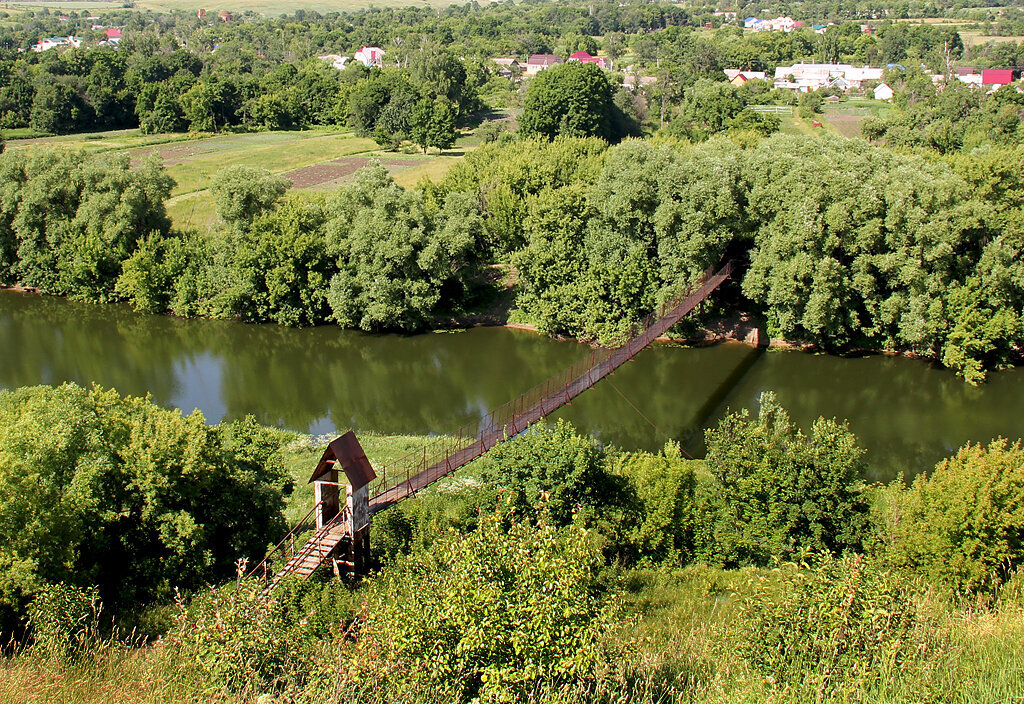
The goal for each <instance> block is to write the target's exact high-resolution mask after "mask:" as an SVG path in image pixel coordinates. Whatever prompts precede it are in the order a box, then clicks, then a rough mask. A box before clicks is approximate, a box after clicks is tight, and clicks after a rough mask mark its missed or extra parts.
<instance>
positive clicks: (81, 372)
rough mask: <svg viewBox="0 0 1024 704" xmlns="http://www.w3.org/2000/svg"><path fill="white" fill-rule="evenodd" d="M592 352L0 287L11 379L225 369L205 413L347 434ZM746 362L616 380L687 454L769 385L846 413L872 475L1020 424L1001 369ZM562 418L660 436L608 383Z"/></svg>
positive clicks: (138, 381)
mask: <svg viewBox="0 0 1024 704" xmlns="http://www.w3.org/2000/svg"><path fill="white" fill-rule="evenodd" d="M588 351H589V350H588V349H587V348H586V347H584V346H582V345H577V344H575V343H571V342H563V343H559V342H555V341H552V340H549V339H546V338H544V337H542V336H539V335H535V334H533V333H528V332H523V331H516V330H503V329H476V330H471V331H468V332H465V333H459V334H425V335H416V336H409V337H405V336H397V335H367V334H363V333H354V332H348V331H342V330H339V329H337V328H333V327H321V328H313V329H303V330H296V329H290V328H282V327H279V326H274V325H245V324H240V323H234V322H228V321H214V320H179V319H176V318H171V317H163V316H150V315H139V314H136V313H134V312H132V311H131V310H129V309H128V308H126V307H124V306H97V305H87V304H79V303H75V302H73V301H66V300H63V299H58V298H47V297H40V296H31V295H23V294H16V293H13V292H0V359H2V360H3V362H2V364H0V386H3V387H8V388H13V387H17V386H25V385H31V384H37V383H41V382H45V383H60V382H61V381H64V380H74V381H77V382H79V383H81V384H88V383H90V382H93V381H95V382H97V383H100V384H102V385H104V386H112V387H114V388H116V389H118V390H119V391H120V392H122V393H128V394H137V395H141V394H145V393H147V392H149V393H152V394H153V397H154V399H155V400H156V401H157V402H159V403H161V404H163V405H172V404H173V403H174V402H175V400H176V399H179V398H180V397H181V394H182V390H183V389H185V388H186V387H188V390H189V391H190V392H191V391H196V387H198V386H199V383H200V382H199V380H198V379H196V378H186V377H185V376H183V374H184V373H185V371H184V370H186V369H187V368H189V364H190V363H191V364H192V365H193V366H199V365H214V366H215V367H216V369H217V371H218V373H219V378H220V385H219V387H215V388H199V389H198V391H197V393H199V394H200V398H199V399H197V400H198V403H197V405H199V406H200V408H205V409H207V411H210V410H211V409H214V408H219V407H220V406H221V405H223V406H224V407H225V408H226V415H227V417H229V418H236V417H241V416H243V415H246V414H249V413H251V414H253V415H254V416H256V418H257V419H258V420H259V421H260V422H262V423H265V424H268V425H275V426H279V427H287V428H293V429H306V428H308V427H309V426H310V425H311V424H313V423H314V422H317V421H319V420H321V419H323V418H324V417H326V416H330V417H331V419H332V421H333V424H334V425H335V426H336V427H337V428H339V429H344V428H346V427H353V428H355V429H361V430H375V431H378V432H382V433H426V432H447V431H450V430H453V429H455V428H456V427H457V426H459V425H460V424H462V423H464V422H467V421H470V420H473V419H475V418H476V417H478V416H479V415H481V414H482V413H485V412H486V411H488V410H489V409H491V408H494V407H496V406H498V405H500V404H502V403H505V402H506V401H509V400H511V399H513V398H514V397H516V396H517V395H519V394H520V393H522V392H524V391H526V390H528V389H529V388H530V387H531V386H533V385H535V384H537V383H541V382H543V381H544V379H546V378H547V377H548V376H550V375H552V374H554V373H555V372H558V371H559V370H561V369H563V368H564V367H566V366H568V365H569V364H570V363H572V362H574V361H576V360H578V359H581V358H583V357H584V356H585V355H586V354H587V353H588ZM748 354H749V350H748V348H745V347H739V346H730V345H723V346H717V347H711V348H704V349H679V348H672V347H663V346H658V347H656V348H655V349H652V350H649V351H646V352H644V353H642V354H641V355H640V356H639V357H638V358H637V360H636V361H635V362H633V363H630V364H627V365H625V366H624V367H623V368H621V369H620V370H619V371H618V372H617V373H616V374H615V376H613V377H612V378H611V381H612V383H613V384H614V385H615V386H616V387H617V388H618V389H619V390H620V391H622V393H623V394H624V395H625V396H626V397H627V398H629V400H630V401H631V402H632V403H633V404H634V405H636V406H637V407H638V408H639V409H640V411H641V412H642V413H643V414H644V415H645V416H647V417H648V418H649V419H650V420H651V421H652V422H653V423H654V424H655V425H657V426H658V427H659V428H660V429H661V430H662V431H664V432H665V433H666V434H668V435H669V436H671V437H673V438H676V439H680V440H682V441H684V442H686V441H687V440H692V442H691V443H690V444H689V447H688V449H690V451H691V452H699V451H700V442H701V440H702V432H701V431H702V427H706V426H708V425H713V424H714V423H716V422H717V420H718V418H719V417H720V415H721V414H722V413H723V412H724V411H725V409H726V408H733V409H737V408H743V407H746V408H750V409H751V410H752V411H755V410H756V407H757V399H758V396H759V395H760V392H761V391H763V390H774V391H776V392H777V395H778V398H779V401H780V403H782V404H783V405H784V406H785V407H786V408H787V409H788V410H789V411H790V413H791V414H792V416H793V418H794V420H796V421H797V422H798V423H799V424H800V425H801V426H803V427H805V428H806V427H809V426H810V424H811V423H812V422H813V421H814V420H815V419H816V418H817V417H818V416H819V415H824V416H827V417H832V416H836V417H838V418H840V419H842V418H848V419H849V420H850V427H851V428H852V429H853V431H854V432H855V433H856V434H857V436H858V438H859V439H860V441H861V444H862V445H863V446H864V447H866V448H867V449H868V451H869V455H868V459H869V462H870V463H871V465H872V474H871V477H872V478H879V479H887V478H890V477H893V476H895V475H896V474H897V473H898V472H899V471H904V472H905V473H906V474H907V475H908V476H910V475H912V474H915V473H917V472H919V471H921V470H922V469H929V468H931V467H932V466H933V465H934V464H935V462H936V461H938V460H939V459H941V458H942V457H945V456H948V455H949V454H952V452H953V451H954V450H955V449H956V448H957V447H959V446H960V445H962V444H963V443H964V442H966V441H968V440H971V441H975V442H977V441H988V440H989V439H991V438H993V437H995V436H998V435H1003V436H1006V437H1010V438H1018V437H1020V436H1021V433H1022V430H1021V425H1020V418H1021V417H1022V416H1024V369H1017V370H1013V371H1010V372H1002V373H995V374H993V375H991V377H990V380H989V382H988V383H986V384H985V385H983V386H982V387H980V388H974V387H970V386H968V385H967V384H964V383H963V382H962V381H960V380H959V379H957V378H956V377H955V376H954V375H953V374H951V373H949V372H948V371H945V370H942V369H937V368H934V367H931V366H929V365H928V364H926V363H923V362H916V361H912V360H906V359H899V358H887V357H865V358H859V359H840V358H836V357H826V356H820V355H810V354H803V353H799V352H771V353H769V354H766V355H763V356H761V357H759V358H758V361H757V362H756V363H755V364H754V365H753V367H752V368H751V369H750V370H749V371H748V372H747V373H746V374H745V375H743V376H741V377H740V378H739V379H735V378H731V375H734V374H735V372H736V370H737V369H739V368H741V367H742V365H743V360H744V359H746V355H748ZM734 387H735V388H734ZM723 395H724V400H723V401H722V403H720V404H718V403H715V400H716V398H720V397H721V396H723ZM709 399H710V401H709ZM204 400H205V403H204ZM709 403H712V404H713V405H715V406H716V408H713V409H709V408H708V404H709ZM559 416H561V417H565V418H567V419H569V420H571V421H572V422H573V423H574V424H576V426H577V427H578V428H579V429H580V431H581V432H586V433H591V434H594V435H597V436H598V437H600V438H601V439H602V440H603V441H605V442H609V443H612V444H616V445H619V446H621V447H625V448H637V447H646V448H652V449H654V448H657V447H660V446H661V445H662V444H663V438H662V437H661V436H660V435H659V434H658V433H657V432H656V431H655V430H654V429H653V428H652V427H651V426H650V425H649V424H648V422H647V421H646V420H644V419H643V418H642V417H640V415H638V414H637V412H636V411H634V410H633V409H632V408H631V407H630V406H629V404H627V403H626V401H624V400H623V399H622V397H621V396H619V394H618V393H616V391H615V390H614V389H612V388H611V386H610V385H608V384H599V385H598V386H597V387H595V388H594V389H592V390H590V391H588V392H587V393H586V394H584V395H583V396H581V397H580V398H578V399H577V400H576V401H575V403H574V404H573V405H572V406H570V407H568V408H565V409H563V410H562V411H560V413H559Z"/></svg>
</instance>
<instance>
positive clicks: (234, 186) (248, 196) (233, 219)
mask: <svg viewBox="0 0 1024 704" xmlns="http://www.w3.org/2000/svg"><path fill="white" fill-rule="evenodd" d="M289 185H290V183H289V181H288V179H286V178H284V177H283V176H277V175H275V174H272V173H270V172H269V171H267V170H266V169H261V168H257V167H254V166H243V165H237V166H229V167H228V168H226V169H221V170H220V171H218V172H217V176H216V178H214V181H213V184H211V186H210V191H211V192H212V193H213V200H214V203H215V204H216V205H217V214H218V215H219V216H220V217H221V219H222V220H224V222H226V223H229V224H232V225H238V226H242V227H245V226H247V225H249V224H251V223H252V221H253V220H255V219H256V218H257V217H258V216H259V215H261V214H262V213H265V212H267V211H269V210H270V209H271V208H273V207H274V205H275V204H276V203H277V202H278V201H279V200H280V199H281V196H283V195H284V194H285V191H287V190H288V187H289Z"/></svg>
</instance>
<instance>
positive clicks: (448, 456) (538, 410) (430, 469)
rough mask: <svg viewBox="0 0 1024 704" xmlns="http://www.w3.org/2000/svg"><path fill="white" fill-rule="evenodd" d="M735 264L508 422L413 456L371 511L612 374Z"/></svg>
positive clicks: (523, 402) (529, 397) (529, 400)
mask: <svg viewBox="0 0 1024 704" xmlns="http://www.w3.org/2000/svg"><path fill="white" fill-rule="evenodd" d="M732 267H733V264H732V262H731V261H730V262H726V264H725V265H724V266H723V267H722V268H721V269H719V270H718V271H717V272H714V273H710V271H709V272H708V273H707V274H705V276H704V277H703V279H702V282H701V283H700V285H698V286H696V287H695V288H693V289H692V290H690V291H689V292H688V293H687V294H686V295H685V296H684V297H682V298H681V299H677V300H676V301H673V302H672V303H670V304H668V305H667V306H666V307H665V309H664V310H663V311H662V312H661V314H660V315H658V316H657V317H656V318H655V319H654V320H653V322H651V324H649V325H647V326H645V327H644V328H643V329H642V330H641V331H640V333H639V334H637V335H636V336H635V337H633V338H631V339H630V340H629V341H628V342H627V343H626V344H624V345H622V346H621V347H619V348H617V349H615V350H613V351H611V352H610V353H608V354H607V355H604V356H594V357H592V359H593V363H591V364H588V365H587V366H586V367H585V368H584V369H583V370H582V371H581V372H579V373H576V374H571V375H570V377H569V378H568V379H566V378H565V377H564V376H563V375H557V376H555V377H553V380H555V381H557V383H550V381H551V380H549V383H547V384H544V385H542V386H543V388H544V393H542V394H541V395H540V396H539V398H537V396H538V395H537V394H536V393H534V394H531V393H530V392H527V394H524V395H523V396H521V397H520V399H517V400H516V401H513V402H512V403H511V404H506V407H507V408H510V409H515V410H514V411H513V412H512V413H511V414H510V415H509V416H508V417H507V420H505V421H504V422H485V423H484V425H483V427H481V428H480V429H479V431H478V432H477V433H476V434H475V435H474V436H471V437H470V436H467V437H466V439H465V440H462V439H460V441H457V442H456V446H454V447H451V448H450V449H448V450H446V451H444V452H443V454H442V455H441V456H440V457H430V458H429V459H428V458H427V455H426V453H425V452H424V455H423V458H422V460H417V459H415V458H414V464H418V465H419V466H418V467H417V466H414V467H410V468H409V469H407V470H406V471H405V476H404V478H403V479H402V480H401V481H399V482H397V483H396V484H394V485H392V486H389V487H387V488H386V489H384V490H383V491H381V492H380V493H378V494H376V495H373V496H371V497H370V513H371V515H372V514H374V513H377V512H378V511H382V510H384V509H385V508H387V507H389V506H393V505H394V504H396V503H398V502H399V501H401V500H403V499H405V498H408V497H409V496H411V495H413V494H415V493H416V492H418V491H421V490H422V489H424V488H426V487H427V486H429V485H430V484H432V483H433V482H435V481H437V480H438V479H440V478H441V477H444V476H446V475H448V474H451V473H452V472H454V471H455V470H457V469H459V468H460V467H463V466H465V465H466V464H468V463H469V462H472V461H473V460H475V459H476V458H478V457H480V456H481V455H483V454H484V453H486V452H487V451H488V450H490V449H491V448H492V447H494V446H495V445H497V444H499V443H501V442H504V441H505V440H507V439H509V438H512V437H514V436H516V435H517V434H519V433H521V432H522V431H524V430H526V429H527V428H529V427H530V426H531V425H533V424H534V423H536V422H538V421H539V420H541V419H542V418H545V417H546V416H549V415H551V414H552V413H554V412H555V411H556V410H558V409H559V408H561V407H562V406H564V405H565V404H567V403H569V402H570V401H572V400H573V399H574V398H576V397H577V396H579V395H580V394H582V393H583V392H584V391H586V390H587V389H589V388H590V387H592V386H594V384H596V383H597V382H599V381H600V380H601V379H603V378H605V377H606V376H608V375H609V374H611V373H613V372H614V371H615V370H616V369H618V368H619V367H621V366H622V365H623V364H625V363H626V362H628V361H629V360H630V359H632V358H633V357H635V356H636V355H637V353H639V352H640V351H641V350H643V349H645V348H646V347H647V346H648V345H650V344H651V343H652V342H654V341H655V340H657V339H658V338H659V337H661V336H662V335H664V334H665V333H666V332H668V330H669V329H670V328H671V327H672V326H673V325H675V324H676V323H678V322H679V321H680V320H682V319H683V318H684V317H686V316H687V315H689V314H690V313H691V312H693V310H694V309H695V308H696V307H697V306H698V305H700V304H701V303H702V302H703V301H704V300H706V299H707V298H708V297H709V296H710V295H711V294H712V293H714V291H715V290H716V289H718V287H719V286H721V285H722V283H723V282H725V281H726V279H728V278H729V276H730V275H731V274H732ZM537 388H541V387H537ZM495 417H497V414H496V413H492V414H491V415H490V416H488V418H495ZM431 460H432V461H431ZM399 471H400V470H399ZM395 473H396V472H395V468H390V470H387V469H386V473H385V475H384V477H386V476H387V475H388V474H390V475H391V478H392V480H394V479H395V478H396V477H395ZM382 479H383V477H382Z"/></svg>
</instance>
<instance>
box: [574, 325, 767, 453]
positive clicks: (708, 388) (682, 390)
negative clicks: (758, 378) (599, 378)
mask: <svg viewBox="0 0 1024 704" xmlns="http://www.w3.org/2000/svg"><path fill="white" fill-rule="evenodd" d="M750 352H751V349H750V348H748V347H746V346H741V345H722V346H716V347H708V348H697V349H683V348H679V347H675V346H664V345H657V346H655V348H653V349H651V350H647V351H645V352H643V353H641V354H640V355H638V357H637V358H636V360H635V361H634V362H631V363H629V364H626V365H625V366H623V367H622V368H621V369H619V370H618V371H617V372H616V373H615V375H614V376H612V377H611V378H610V381H611V384H614V387H615V388H612V386H611V385H610V384H608V383H606V382H601V383H600V384H598V385H597V386H596V387H595V388H593V389H592V390H590V391H588V392H587V393H586V394H584V395H583V396H582V397H581V398H580V399H579V400H578V401H576V402H575V404H574V405H573V406H572V407H571V408H569V409H566V410H563V411H560V412H559V414H558V415H559V417H564V418H566V419H568V420H571V421H572V422H573V423H574V424H575V425H576V426H577V427H578V428H579V429H580V430H581V431H582V432H588V433H591V434H594V435H596V436H598V437H599V438H601V439H602V440H604V441H605V442H609V443H612V444H615V445H619V446H621V447H625V448H645V449H651V450H654V449H658V448H660V447H661V446H663V445H664V443H665V436H664V435H661V434H660V433H659V432H658V431H657V430H655V429H654V428H653V427H652V426H651V423H653V424H654V425H655V426H657V428H658V430H660V431H661V432H662V433H664V434H665V435H667V436H668V437H670V438H672V439H675V440H679V441H681V442H683V443H684V444H686V443H687V442H688V441H689V440H690V439H691V438H692V437H693V436H694V435H698V434H700V433H702V432H703V427H704V420H705V418H706V416H707V410H706V407H707V405H708V400H709V399H713V398H715V397H716V396H717V395H718V393H719V392H720V390H721V387H723V386H725V387H727V389H726V390H728V389H731V381H730V380H731V377H732V375H733V373H734V372H735V371H736V369H737V367H738V366H739V365H741V364H742V363H743V361H744V360H745V359H746V358H747V356H748V355H749V354H750ZM616 389H618V391H620V392H621V393H622V395H621V396H620V395H619V393H617V392H616ZM623 396H625V397H626V398H627V399H629V403H627V402H626V400H624V399H623V398H622V397H623ZM630 403H632V405H633V406H636V409H634V408H632V407H631V406H630ZM712 405H717V404H714V403H713V404H712ZM638 410H639V413H638V412H637V411H638ZM640 413H643V415H644V416H646V419H645V418H644V417H641V416H640ZM648 420H649V421H650V423H649V422H648Z"/></svg>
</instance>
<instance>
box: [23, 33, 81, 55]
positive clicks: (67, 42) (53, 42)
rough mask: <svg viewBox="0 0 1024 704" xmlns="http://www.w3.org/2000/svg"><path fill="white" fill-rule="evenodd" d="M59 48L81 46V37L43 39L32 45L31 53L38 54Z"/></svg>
mask: <svg viewBox="0 0 1024 704" xmlns="http://www.w3.org/2000/svg"><path fill="white" fill-rule="evenodd" d="M59 46H75V47H77V46H82V38H81V37H71V36H68V37H43V38H42V39H40V40H39V41H38V42H36V43H35V44H33V45H32V51H34V52H36V53H38V52H40V51H48V50H50V49H56V48H57V47H59Z"/></svg>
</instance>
